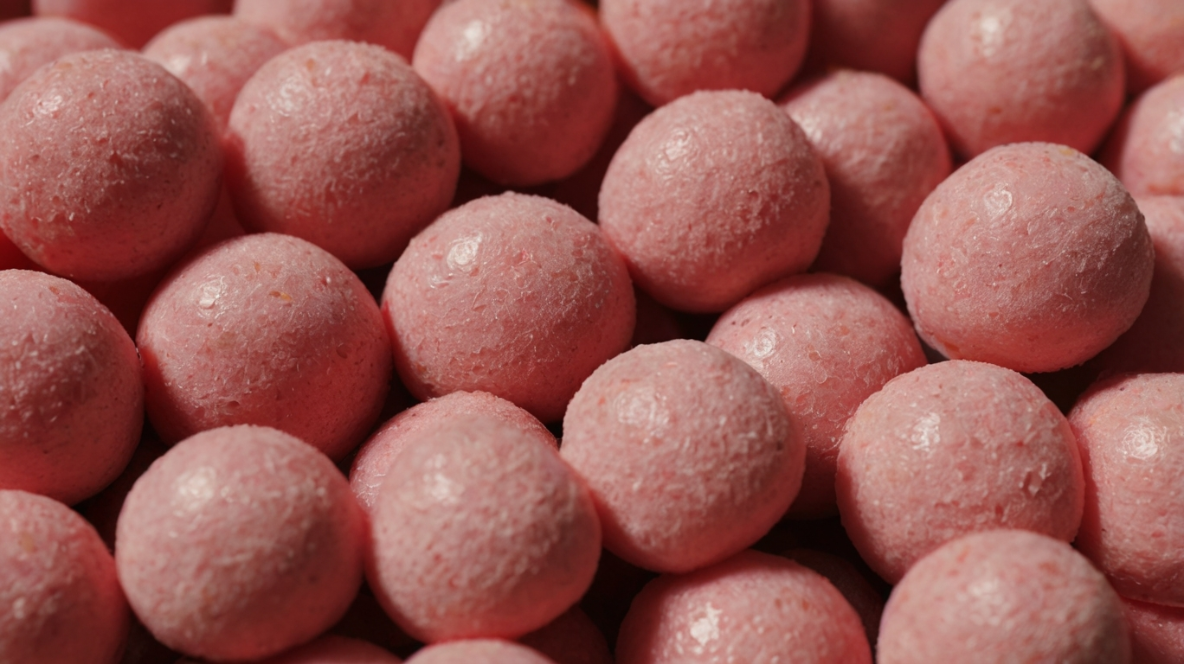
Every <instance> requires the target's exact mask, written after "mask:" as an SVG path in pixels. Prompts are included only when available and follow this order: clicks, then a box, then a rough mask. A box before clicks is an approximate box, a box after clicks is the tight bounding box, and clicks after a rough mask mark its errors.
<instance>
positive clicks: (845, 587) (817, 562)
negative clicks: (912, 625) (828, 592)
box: [783, 549, 884, 648]
mask: <svg viewBox="0 0 1184 664" xmlns="http://www.w3.org/2000/svg"><path fill="white" fill-rule="evenodd" d="M783 555H784V556H785V557H786V558H789V559H790V560H792V561H794V562H795V563H798V564H799V565H803V566H805V567H809V568H810V569H812V570H814V571H815V572H818V573H819V574H821V575H822V576H825V577H826V580H827V581H830V582H831V583H832V584H834V587H835V588H836V589H837V590H838V591H839V592H841V593H843V598H844V599H846V600H847V602H848V603H849V604H850V605H851V608H853V609H855V613H857V614H859V620H860V622H861V623H863V631H864V634H866V635H867V642H868V643H870V644H871V645H872V647H873V648H874V647H875V645H876V639H877V638H878V637H879V635H880V618H881V616H882V615H883V614H884V598H883V597H882V596H881V595H880V591H878V590H876V589H875V588H874V587H873V586H872V584H871V583H870V582H869V581H868V580H867V579H866V578H864V576H863V573H862V572H860V571H859V570H858V569H856V567H855V565H853V564H851V562H849V561H848V560H846V559H844V558H840V557H839V556H836V555H832V554H829V553H826V552H824V551H815V550H813V549H792V550H790V551H787V552H786V553H785V554H783Z"/></svg>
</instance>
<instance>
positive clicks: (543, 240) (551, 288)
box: [382, 193, 636, 422]
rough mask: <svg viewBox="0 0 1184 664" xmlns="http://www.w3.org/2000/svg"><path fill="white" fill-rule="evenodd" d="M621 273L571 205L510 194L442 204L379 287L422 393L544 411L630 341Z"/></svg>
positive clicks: (406, 372) (627, 290)
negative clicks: (487, 398)
mask: <svg viewBox="0 0 1184 664" xmlns="http://www.w3.org/2000/svg"><path fill="white" fill-rule="evenodd" d="M635 309H636V305H635V302H634V299H633V288H632V286H631V284H630V282H629V275H628V272H627V271H626V269H625V265H624V264H623V262H622V261H621V258H620V257H619V256H617V255H616V254H615V253H614V252H613V251H612V249H611V248H610V247H609V245H608V243H607V242H605V240H604V237H603V236H602V235H601V233H600V229H599V228H597V226H596V225H595V224H593V223H591V222H590V221H588V220H587V219H585V218H583V217H581V216H580V215H579V214H578V213H576V212H575V211H573V210H572V209H571V208H568V207H566V206H563V205H560V204H559V203H556V202H554V201H551V200H548V199H545V198H539V197H534V196H525V195H522V194H514V193H507V194H503V195H501V196H493V197H486V198H481V199H477V200H475V201H472V202H470V203H468V204H466V205H463V206H461V207H458V208H454V209H452V210H450V211H449V212H447V213H445V214H444V215H442V216H441V217H440V218H439V219H437V220H436V221H435V222H433V223H432V225H431V226H429V227H428V228H427V229H425V230H424V231H423V232H422V233H420V234H419V235H418V236H416V237H415V239H413V240H412V241H411V245H410V246H409V247H408V248H407V251H406V252H404V253H403V255H402V256H400V257H399V260H398V261H397V262H396V263H395V266H394V269H392V270H391V273H390V277H389V279H388V280H387V284H386V290H385V291H384V292H383V295H382V310H383V314H384V315H385V316H386V321H387V325H388V326H389V329H390V331H391V341H392V343H393V344H394V350H395V366H396V368H397V369H398V371H399V376H400V377H401V378H402V379H403V383H404V384H405V385H406V386H407V388H408V389H409V390H410V391H411V393H412V394H414V395H415V396H416V397H418V398H420V399H427V398H430V397H436V396H442V395H444V394H448V393H449V392H455V391H457V390H471V391H484V392H489V393H491V394H495V395H497V396H499V397H502V398H503V399H507V400H508V401H511V402H513V403H515V404H516V405H518V406H521V407H522V408H525V409H526V410H528V411H530V412H531V413H532V414H533V415H534V416H535V417H538V418H539V419H540V420H542V421H544V422H552V421H555V420H558V419H560V418H561V417H562V416H563V409H564V408H565V407H566V406H567V402H568V401H569V400H570V399H571V395H573V394H575V392H576V390H577V389H579V386H580V383H581V382H583V380H584V379H585V378H587V377H588V375H589V374H591V373H592V371H593V370H594V369H595V368H596V367H598V366H600V365H601V364H602V363H603V362H604V361H605V360H607V359H609V358H610V357H612V356H614V355H616V354H617V353H619V352H621V350H623V349H624V348H625V347H626V345H627V344H628V343H629V337H630V335H631V334H632V333H633V324H634V320H635V317H636V311H635Z"/></svg>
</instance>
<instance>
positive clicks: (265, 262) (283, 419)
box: [136, 233, 391, 458]
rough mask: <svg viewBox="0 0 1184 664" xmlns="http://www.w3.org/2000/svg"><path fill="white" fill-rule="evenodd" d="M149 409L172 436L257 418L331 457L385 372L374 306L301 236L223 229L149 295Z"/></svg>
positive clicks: (384, 344) (351, 441) (351, 435)
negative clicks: (230, 234) (227, 236)
mask: <svg viewBox="0 0 1184 664" xmlns="http://www.w3.org/2000/svg"><path fill="white" fill-rule="evenodd" d="M136 341H137V344H138V346H139V348H140V354H141V355H142V356H143V358H144V382H145V385H146V388H147V392H146V404H147V409H148V417H149V419H150V420H151V421H152V424H153V426H154V427H155V428H156V431H157V433H159V434H160V436H161V438H162V439H163V440H164V441H165V442H168V443H174V442H176V441H178V440H180V439H182V438H186V437H188V436H191V435H193V434H194V433H197V432H198V431H203V430H205V429H212V428H214V427H219V426H226V425H230V424H260V425H265V426H272V427H275V428H277V429H280V430H283V431H286V432H288V433H290V434H293V435H295V436H297V437H298V438H300V439H301V440H305V441H307V442H309V443H310V444H312V445H313V446H314V447H317V448H318V449H321V450H322V451H324V452H325V453H326V454H328V455H330V456H332V457H334V458H340V457H343V456H345V454H346V453H347V452H349V451H350V450H351V449H353V448H354V447H355V446H357V445H358V443H360V442H361V441H362V440H363V439H364V438H365V436H366V434H367V433H369V431H370V428H371V427H372V426H373V425H374V422H375V420H376V419H378V415H379V412H380V411H381V409H382V404H383V400H384V399H385V398H386V394H387V386H388V383H389V381H390V377H391V356H390V344H389V342H388V341H387V336H386V332H385V330H384V329H383V324H382V314H381V313H380V312H379V310H378V305H377V303H376V302H375V301H374V298H373V297H372V296H371V295H370V293H369V292H367V291H366V287H365V286H364V285H362V282H361V281H360V280H359V279H358V277H357V276H356V275H355V274H354V273H352V272H350V271H349V269H347V268H346V267H345V266H344V265H342V264H341V262H340V261H338V260H337V259H335V258H333V257H332V256H330V255H329V254H328V253H326V252H325V251H323V250H321V249H319V248H317V247H316V246H314V245H312V244H309V243H308V242H305V241H303V240H300V239H297V238H294V237H289V236H286V235H276V234H271V233H263V234H258V235H247V236H243V237H240V238H237V239H233V240H228V241H226V242H224V243H222V244H219V245H216V246H215V247H213V248H211V249H209V250H208V251H206V252H204V253H202V254H201V255H199V256H197V257H196V258H194V259H193V260H191V261H189V262H188V263H186V264H184V265H183V266H182V267H181V268H180V269H179V270H177V271H176V272H174V273H173V274H172V275H170V277H169V278H168V279H166V280H165V282H164V283H162V284H161V286H160V288H159V289H158V290H157V292H156V293H155V294H154V295H153V297H152V300H151V301H150V302H149V303H148V307H147V308H146V309H145V311H144V315H143V317H142V318H141V320H140V328H139V331H138V332H137V334H136Z"/></svg>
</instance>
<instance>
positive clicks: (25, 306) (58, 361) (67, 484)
mask: <svg viewBox="0 0 1184 664" xmlns="http://www.w3.org/2000/svg"><path fill="white" fill-rule="evenodd" d="M141 381H142V379H141V368H140V358H139V357H138V356H137V355H136V347H135V345H134V344H133V343H132V340H131V338H130V337H129V336H128V334H127V332H125V331H124V329H123V327H122V326H120V324H119V321H118V320H116V319H115V316H114V315H112V314H111V312H110V311H108V310H107V309H106V307H104V306H103V305H101V304H99V302H98V300H96V299H95V298H94V297H92V296H91V295H90V294H89V293H87V292H86V291H84V290H82V288H80V287H78V286H76V285H74V283H72V282H70V281H67V280H65V279H62V278H59V277H54V276H51V275H48V274H44V273H41V272H31V271H25V270H3V271H0V488H3V489H22V490H25V491H31V492H34V493H40V494H45V495H47V496H50V497H52V498H55V499H57V500H60V501H62V502H64V503H67V504H74V503H77V502H78V501H80V500H82V499H84V498H87V497H89V496H92V495H94V494H95V493H98V492H99V490H101V489H102V488H103V487H104V486H106V485H107V484H108V483H110V482H111V481H112V480H114V479H115V478H116V476H118V475H119V473H120V472H122V471H123V468H124V466H126V465H127V462H128V459H130V458H131V456H132V452H133V451H134V450H135V449H136V443H138V442H139V440H140V428H141V426H142V425H143V423H144V385H143V383H142V382H141Z"/></svg>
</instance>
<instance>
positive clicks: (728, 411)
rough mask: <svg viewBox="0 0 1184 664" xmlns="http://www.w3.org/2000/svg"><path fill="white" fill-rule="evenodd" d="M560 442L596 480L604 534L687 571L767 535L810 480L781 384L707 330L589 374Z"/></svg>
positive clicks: (631, 553)
mask: <svg viewBox="0 0 1184 664" xmlns="http://www.w3.org/2000/svg"><path fill="white" fill-rule="evenodd" d="M560 454H562V456H563V458H564V459H565V460H567V462H568V463H570V464H571V465H572V467H573V468H575V470H576V472H578V473H579V474H580V476H581V477H583V478H584V479H585V480H586V481H587V482H588V487H589V488H590V489H591V491H592V495H593V496H594V497H595V499H596V509H597V512H598V513H599V514H600V521H601V524H602V525H603V527H604V546H605V548H607V549H608V550H610V551H612V552H613V553H615V554H617V555H618V556H620V557H622V558H624V559H625V560H627V561H628V562H630V563H633V564H635V565H639V566H641V567H644V568H646V569H651V570H654V571H658V572H688V571H690V570H693V569H696V568H699V567H703V566H705V565H709V564H711V563H715V562H718V561H720V560H722V559H724V558H726V557H728V556H730V555H732V554H734V553H736V552H737V551H740V550H742V549H744V548H745V547H747V546H749V545H751V544H753V543H754V542H756V541H757V540H758V539H759V538H760V537H761V536H762V535H764V534H765V532H767V531H768V530H769V528H770V527H771V526H772V525H773V524H774V523H776V522H777V521H778V519H780V518H781V516H782V514H784V512H785V510H786V508H788V507H789V504H790V502H791V501H792V500H793V498H794V496H796V495H797V492H798V488H799V487H800V486H801V481H802V467H803V465H804V463H805V455H806V448H805V445H804V444H803V443H802V440H801V432H800V431H799V425H798V424H797V423H795V422H793V421H791V420H790V418H789V416H788V415H787V414H786V412H785V406H784V405H783V404H782V402H781V397H780V396H779V395H778V394H777V390H776V389H775V388H774V387H773V386H772V385H770V384H769V383H768V381H766V380H765V379H764V378H762V377H761V375H760V374H759V373H757V371H756V370H755V369H753V368H752V367H750V366H748V365H747V364H745V363H744V362H743V361H741V360H740V359H739V358H737V357H735V356H733V355H731V354H729V353H726V352H724V351H722V350H720V349H718V348H716V347H714V346H709V345H707V344H705V343H703V342H699V341H689V340H675V341H668V342H665V343H660V344H652V345H648V346H638V347H636V348H633V349H632V350H629V351H626V352H624V353H622V354H620V355H618V356H616V357H614V358H613V359H611V360H609V361H608V362H605V363H604V364H603V365H602V366H601V367H600V368H598V369H597V370H596V371H595V372H594V373H593V374H592V375H591V376H590V377H589V378H588V380H586V381H584V384H583V385H582V386H581V387H580V390H579V392H577V393H576V395H575V396H574V397H573V398H572V400H571V403H570V404H569V405H568V407H567V413H566V415H565V416H564V418H563V444H562V446H561V448H560Z"/></svg>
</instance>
